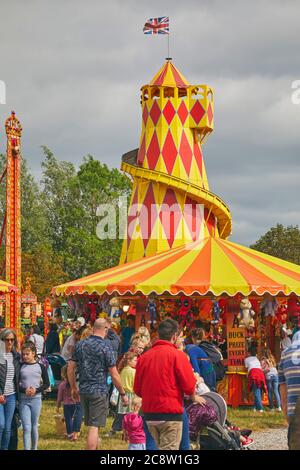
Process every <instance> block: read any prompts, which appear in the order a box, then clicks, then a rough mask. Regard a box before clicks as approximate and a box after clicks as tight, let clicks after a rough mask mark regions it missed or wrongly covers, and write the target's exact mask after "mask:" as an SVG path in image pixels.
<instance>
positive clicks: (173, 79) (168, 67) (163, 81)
mask: <svg viewBox="0 0 300 470" xmlns="http://www.w3.org/2000/svg"><path fill="white" fill-rule="evenodd" d="M150 85H151V86H166V87H174V88H175V87H177V88H187V87H189V86H190V84H189V82H188V81H187V79H186V78H185V77H184V76H183V75H182V73H181V72H179V70H178V69H177V68H176V67H175V65H173V64H172V62H170V61H169V60H167V62H166V63H165V64H164V65H163V66H162V67H161V69H160V70H159V71H158V72H157V74H156V75H155V76H154V77H153V78H152V80H151V82H150Z"/></svg>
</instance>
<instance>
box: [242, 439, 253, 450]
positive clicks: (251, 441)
mask: <svg viewBox="0 0 300 470" xmlns="http://www.w3.org/2000/svg"><path fill="white" fill-rule="evenodd" d="M246 439H247V440H246V441H245V442H242V447H243V448H245V447H249V446H251V444H253V441H254V439H252V438H251V437H247V438H246Z"/></svg>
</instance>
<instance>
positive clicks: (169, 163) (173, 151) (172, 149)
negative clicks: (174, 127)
mask: <svg viewBox="0 0 300 470" xmlns="http://www.w3.org/2000/svg"><path fill="white" fill-rule="evenodd" d="M161 153H162V156H163V159H164V162H165V165H166V168H167V172H168V173H169V174H172V171H173V168H174V163H175V160H176V157H177V148H176V145H175V144H174V140H173V137H172V134H171V131H170V129H169V131H168V134H167V137H166V140H165V143H164V146H163V149H162V152H161Z"/></svg>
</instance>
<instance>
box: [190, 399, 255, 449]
mask: <svg viewBox="0 0 300 470" xmlns="http://www.w3.org/2000/svg"><path fill="white" fill-rule="evenodd" d="M202 397H203V398H205V400H206V405H205V407H202V410H200V409H199V408H198V411H199V412H200V411H201V413H202V416H201V413H200V416H199V418H200V419H199V420H198V425H199V424H202V425H201V427H200V428H199V431H200V433H199V434H200V435H199V434H198V436H197V437H198V439H199V443H200V449H201V450H241V449H244V447H243V446H242V444H241V441H240V436H241V434H242V435H243V431H237V430H232V429H230V427H231V426H230V423H228V421H227V404H226V402H225V400H224V398H223V397H222V396H221V395H219V394H218V393H216V392H208V393H205V394H204V395H202ZM207 405H208V406H207ZM192 406H194V407H195V406H196V407H197V405H192ZM205 408H206V410H207V412H206V413H205V411H204V410H205ZM209 410H210V411H209ZM187 412H188V414H189V417H190V432H191V425H192V426H193V422H194V423H195V419H194V418H195V416H192V414H191V412H193V409H192V408H191V405H190V407H188V408H187ZM194 413H195V409H194ZM192 431H193V433H192V434H193V435H191V433H190V437H191V441H193V438H195V436H196V433H195V427H194V429H193V428H192ZM250 433H251V431H248V430H245V436H246V435H247V436H248V435H249V434H250Z"/></svg>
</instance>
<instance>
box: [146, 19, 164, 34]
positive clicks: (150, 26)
mask: <svg viewBox="0 0 300 470" xmlns="http://www.w3.org/2000/svg"><path fill="white" fill-rule="evenodd" d="M143 31H144V34H169V17H168V16H161V17H160V18H150V19H149V20H148V21H147V23H145V26H144V28H143Z"/></svg>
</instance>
